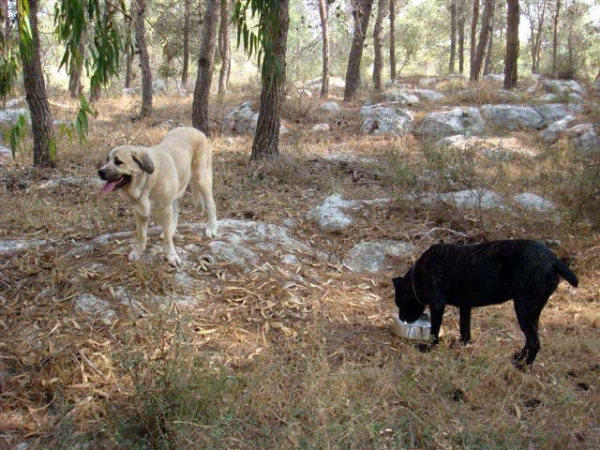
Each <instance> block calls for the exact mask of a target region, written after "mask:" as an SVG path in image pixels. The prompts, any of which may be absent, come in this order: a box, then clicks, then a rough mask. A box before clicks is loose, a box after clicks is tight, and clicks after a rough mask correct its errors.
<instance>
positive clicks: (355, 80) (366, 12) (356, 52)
mask: <svg viewBox="0 0 600 450" xmlns="http://www.w3.org/2000/svg"><path fill="white" fill-rule="evenodd" d="M352 3H353V10H352V16H353V17H354V38H353V39H352V45H351V47H350V57H349V58H348V69H347V70H346V88H345V90H344V101H345V102H348V101H350V100H354V99H355V98H356V94H357V92H358V87H359V86H360V63H361V60H362V54H363V48H364V46H365V39H366V38H367V28H368V27H369V19H370V17H371V10H372V8H373V0H352Z"/></svg>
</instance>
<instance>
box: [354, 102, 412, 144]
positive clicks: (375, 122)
mask: <svg viewBox="0 0 600 450" xmlns="http://www.w3.org/2000/svg"><path fill="white" fill-rule="evenodd" d="M360 117H361V118H362V125H361V127H360V131H361V133H363V134H393V135H397V136H402V135H404V134H406V133H408V132H410V131H411V130H412V127H413V115H412V114H411V113H410V112H409V111H408V110H406V109H404V108H401V107H400V106H397V105H395V104H393V103H391V104H386V103H379V104H376V105H370V106H363V107H362V108H361V110H360Z"/></svg>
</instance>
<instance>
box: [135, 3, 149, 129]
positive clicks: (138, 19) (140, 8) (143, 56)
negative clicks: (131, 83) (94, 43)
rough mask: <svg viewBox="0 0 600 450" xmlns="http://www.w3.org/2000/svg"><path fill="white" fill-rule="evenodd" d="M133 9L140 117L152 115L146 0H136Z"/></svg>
mask: <svg viewBox="0 0 600 450" xmlns="http://www.w3.org/2000/svg"><path fill="white" fill-rule="evenodd" d="M135 4H136V5H137V8H136V11H135V39H136V41H137V47H138V51H139V55H140V65H141V66H142V111H141V113H140V115H141V116H142V117H150V116H151V115H152V68H151V67H150V55H149V54H148V45H147V44H146V24H145V20H146V0H136V2H135Z"/></svg>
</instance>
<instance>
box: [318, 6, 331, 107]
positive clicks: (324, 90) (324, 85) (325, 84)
mask: <svg viewBox="0 0 600 450" xmlns="http://www.w3.org/2000/svg"><path fill="white" fill-rule="evenodd" d="M319 16H320V17H321V35H322V37H323V47H322V58H321V59H322V64H323V71H322V72H323V73H322V75H321V98H326V97H327V96H328V95H329V70H330V69H329V24H328V23H327V21H328V19H329V8H328V5H327V0H319Z"/></svg>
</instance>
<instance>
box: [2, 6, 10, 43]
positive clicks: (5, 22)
mask: <svg viewBox="0 0 600 450" xmlns="http://www.w3.org/2000/svg"><path fill="white" fill-rule="evenodd" d="M0 13H2V14H1V15H2V24H0V32H1V33H2V35H3V36H4V42H8V38H9V35H10V16H9V15H8V0H0Z"/></svg>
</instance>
